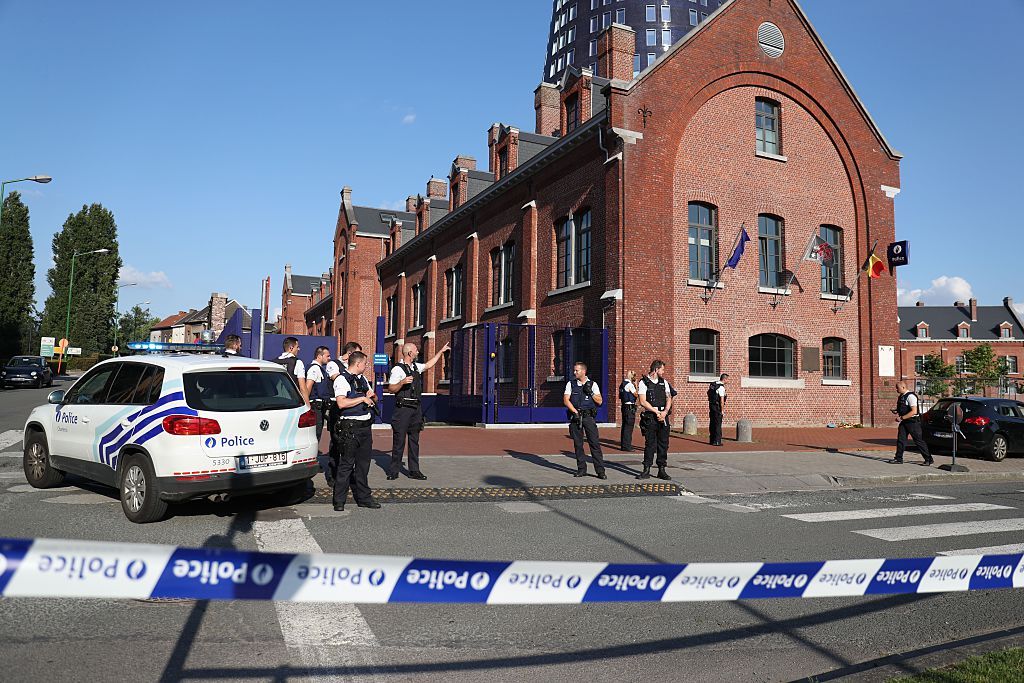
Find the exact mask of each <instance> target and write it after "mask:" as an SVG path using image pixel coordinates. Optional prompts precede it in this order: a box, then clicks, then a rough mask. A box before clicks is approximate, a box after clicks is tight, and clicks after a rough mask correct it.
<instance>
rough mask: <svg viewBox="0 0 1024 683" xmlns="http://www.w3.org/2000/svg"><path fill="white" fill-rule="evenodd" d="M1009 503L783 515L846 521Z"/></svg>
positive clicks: (975, 509)
mask: <svg viewBox="0 0 1024 683" xmlns="http://www.w3.org/2000/svg"><path fill="white" fill-rule="evenodd" d="M1013 509H1014V508H1012V507H1010V506H1007V505H993V504H992V503H957V504H954V505H913V506H909V507H902V508H875V509H873V510H834V511H831V512H806V513H801V514H796V515H782V517H788V518H789V519H795V520H797V521H800V522H845V521H849V520H852V519H881V518H883V517H909V516H911V515H940V514H943V513H953V512H987V511H989V510H1013Z"/></svg>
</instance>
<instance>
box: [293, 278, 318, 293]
mask: <svg viewBox="0 0 1024 683" xmlns="http://www.w3.org/2000/svg"><path fill="white" fill-rule="evenodd" d="M321 280H323V278H322V277H321V276H320V275H295V274H294V273H292V295H293V296H309V294H310V292H312V291H313V288H314V287H319V286H320V282H321Z"/></svg>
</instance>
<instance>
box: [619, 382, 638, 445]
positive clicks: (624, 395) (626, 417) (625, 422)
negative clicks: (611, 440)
mask: <svg viewBox="0 0 1024 683" xmlns="http://www.w3.org/2000/svg"><path fill="white" fill-rule="evenodd" d="M619 403H620V404H622V432H621V434H619V450H620V451H626V452H629V451H632V450H633V427H635V426H636V373H635V372H633V371H632V370H629V371H628V372H626V379H624V380H622V384H620V385H619Z"/></svg>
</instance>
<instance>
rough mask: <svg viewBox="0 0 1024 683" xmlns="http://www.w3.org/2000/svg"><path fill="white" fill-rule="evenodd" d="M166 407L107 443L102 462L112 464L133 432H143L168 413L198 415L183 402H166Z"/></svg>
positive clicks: (101, 456) (101, 455)
mask: <svg viewBox="0 0 1024 683" xmlns="http://www.w3.org/2000/svg"><path fill="white" fill-rule="evenodd" d="M164 408H165V410H163V411H161V412H159V413H151V414H150V415H149V416H148V417H147V418H146V419H144V420H142V421H140V422H137V423H136V424H135V426H134V428H133V429H129V430H126V431H125V432H124V434H122V435H121V437H120V438H119V439H118V440H117V441H115V442H114V443H109V444H107V446H106V448H104V449H103V451H102V452H101V454H100V459H101V460H102V462H105V463H106V464H108V465H111V462H110V461H111V458H113V456H114V454H116V453H117V452H118V451H119V450H121V447H122V446H124V445H125V444H126V443H128V440H129V439H130V438H131V436H132V435H133V434H139V433H141V432H142V431H143V430H144V429H146V427H148V426H149V425H151V424H153V422H155V421H157V420H162V419H163V418H165V417H167V416H168V415H197V413H196V411H195V410H193V409H191V408H188V407H185V405H184V404H181V405H166V404H165V406H164ZM162 428H163V425H162V424H161V429H162ZM111 467H113V465H111Z"/></svg>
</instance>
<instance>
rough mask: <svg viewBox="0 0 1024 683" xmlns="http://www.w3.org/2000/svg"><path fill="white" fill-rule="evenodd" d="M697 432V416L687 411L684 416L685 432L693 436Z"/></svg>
mask: <svg viewBox="0 0 1024 683" xmlns="http://www.w3.org/2000/svg"><path fill="white" fill-rule="evenodd" d="M696 433H697V416H696V415H694V414H693V413H687V414H686V416H685V417H684V418H683V434H688V435H690V436H693V435H694V434H696Z"/></svg>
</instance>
